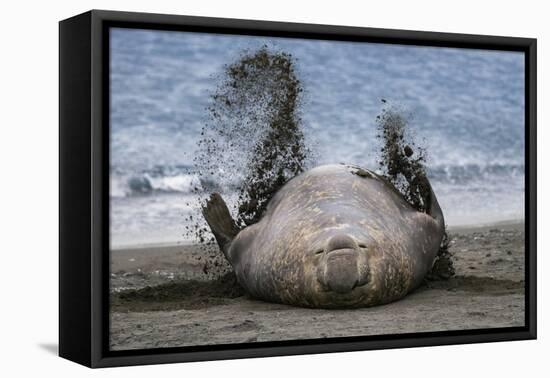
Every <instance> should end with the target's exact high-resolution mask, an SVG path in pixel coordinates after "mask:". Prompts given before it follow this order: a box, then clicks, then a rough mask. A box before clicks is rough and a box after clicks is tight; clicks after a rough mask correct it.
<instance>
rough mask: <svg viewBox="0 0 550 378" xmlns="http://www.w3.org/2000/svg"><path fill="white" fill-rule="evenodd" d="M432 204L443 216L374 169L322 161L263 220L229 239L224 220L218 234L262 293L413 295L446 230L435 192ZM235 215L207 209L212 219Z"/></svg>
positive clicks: (320, 297)
mask: <svg viewBox="0 0 550 378" xmlns="http://www.w3.org/2000/svg"><path fill="white" fill-rule="evenodd" d="M211 203H212V202H211ZM433 203H434V208H433V209H431V210H430V213H433V214H435V216H432V215H430V214H427V213H420V212H418V211H416V210H415V209H413V208H412V207H411V206H410V205H409V204H408V203H407V202H406V201H405V200H404V199H403V197H402V196H401V195H400V194H399V193H398V192H397V191H396V190H395V188H393V187H392V186H389V185H388V183H386V182H385V181H384V180H382V179H381V178H379V177H377V176H376V175H375V174H374V173H372V172H370V171H366V170H357V169H355V168H352V167H349V166H341V165H329V166H322V167H317V168H315V169H312V170H310V171H308V172H306V173H304V174H302V175H300V176H298V177H296V178H294V179H293V180H291V181H289V182H288V183H287V184H286V185H285V186H284V187H283V188H281V189H280V190H279V192H277V194H276V195H275V197H274V198H273V199H272V200H271V201H270V203H269V206H268V208H267V210H266V212H265V215H264V216H263V218H262V219H261V220H260V222H258V223H256V224H254V225H252V226H249V227H247V228H245V229H243V230H240V231H239V232H238V234H237V235H236V236H233V237H227V238H224V237H223V235H226V234H230V233H232V232H235V231H232V229H231V223H230V222H225V223H227V226H224V227H223V228H222V227H220V228H219V229H221V230H225V233H222V232H217V233H215V235H216V238H217V240H218V242H219V244H220V246H221V247H222V249H223V250H224V253H225V254H226V257H227V259H228V260H229V261H230V263H231V264H232V266H233V268H234V269H235V273H236V275H237V279H238V281H239V283H240V284H241V285H242V286H243V287H244V288H245V289H246V290H247V292H248V293H249V294H250V295H252V296H254V297H257V298H260V299H264V300H268V301H273V302H282V303H287V304H293V305H300V306H307V307H322V308H349V307H361V306H371V305H375V304H381V303H386V302H390V301H392V300H396V299H398V298H400V297H402V296H404V295H405V294H406V293H407V292H408V291H410V290H411V289H412V288H414V287H416V286H417V285H418V284H419V283H420V282H421V281H422V279H423V277H424V275H425V274H426V272H427V271H428V269H429V268H430V266H431V264H432V263H433V259H434V258H435V255H436V254H437V250H438V247H439V243H440V241H441V238H442V233H443V231H444V228H443V219H442V216H440V209H439V206H438V205H437V202H436V201H435V196H433ZM435 210H437V211H435ZM436 213H437V214H436ZM224 214H225V215H224ZM228 214H229V212H228V211H227V209H223V211H221V208H219V207H214V206H209V207H207V208H206V209H205V217H206V219H207V220H210V221H209V224H211V226H212V225H213V224H214V225H216V224H218V225H219V224H223V223H222V222H221V221H219V220H218V219H230V218H229V215H228ZM235 233H236V232H235ZM220 235H221V236H220Z"/></svg>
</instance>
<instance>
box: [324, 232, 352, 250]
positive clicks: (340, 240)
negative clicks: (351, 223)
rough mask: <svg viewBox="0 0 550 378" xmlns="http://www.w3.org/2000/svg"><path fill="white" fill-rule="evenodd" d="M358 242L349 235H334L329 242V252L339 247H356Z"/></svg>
mask: <svg viewBox="0 0 550 378" xmlns="http://www.w3.org/2000/svg"><path fill="white" fill-rule="evenodd" d="M355 248H357V243H356V242H355V240H353V238H352V237H351V236H349V235H344V234H342V235H334V236H333V237H332V238H330V240H329V241H328V243H327V248H326V251H327V253H329V252H332V251H337V250H339V249H355Z"/></svg>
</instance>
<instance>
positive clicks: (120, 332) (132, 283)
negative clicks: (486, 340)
mask: <svg viewBox="0 0 550 378" xmlns="http://www.w3.org/2000/svg"><path fill="white" fill-rule="evenodd" d="M449 234H450V238H451V242H450V252H451V254H452V255H453V262H454V267H455V270H456V275H455V276H454V277H453V278H451V279H449V280H446V281H426V282H425V284H424V285H422V286H421V287H420V288H418V289H417V290H415V291H414V292H413V293H411V294H409V295H408V296H406V297H405V298H404V299H402V300H399V301H397V302H394V303H390V304H387V305H384V306H377V307H371V308H363V309H356V310H321V309H305V308H298V307H291V306H286V305H280V304H272V303H267V302H262V301H258V300H254V299H251V298H249V297H248V296H247V295H246V294H245V293H244V292H243V291H242V289H240V288H239V287H238V286H237V285H236V282H235V280H234V278H233V276H232V275H231V267H230V266H229V264H228V263H227V262H226V261H225V259H224V258H223V256H222V255H221V253H220V252H219V251H218V250H217V248H207V247H204V246H194V245H180V246H140V247H138V248H128V249H119V250H113V251H112V252H111V340H110V345H111V348H112V349H113V350H127V349H142V348H160V347H177V346H189V345H206V344H230V343H242V342H252V341H254V342H256V341H257V342H262V341H277V340H293V339H294V340H295V339H315V338H326V337H341V336H360V335H383V334H397V333H409V332H429V331H444V330H461V329H479V328H492V327H513V326H522V325H523V324H524V304H525V299H524V265H525V264H524V224H523V223H522V222H503V223H499V224H494V225H489V226H487V225H485V226H477V227H457V228H451V229H449Z"/></svg>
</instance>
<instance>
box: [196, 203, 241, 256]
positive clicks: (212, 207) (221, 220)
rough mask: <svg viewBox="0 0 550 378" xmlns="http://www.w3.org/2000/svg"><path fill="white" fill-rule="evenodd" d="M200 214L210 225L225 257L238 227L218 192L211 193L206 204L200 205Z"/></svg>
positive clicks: (237, 231)
mask: <svg viewBox="0 0 550 378" xmlns="http://www.w3.org/2000/svg"><path fill="white" fill-rule="evenodd" d="M202 215H203V216H204V219H206V223H208V225H209V226H210V229H211V230H212V233H213V234H214V237H215V238H216V241H217V242H218V245H219V246H220V249H221V250H222V252H223V253H224V254H225V256H226V257H227V250H228V248H229V244H231V241H232V240H233V239H234V238H235V236H237V234H238V233H239V231H240V229H239V227H238V226H237V224H236V223H235V221H234V220H233V218H232V217H231V214H230V213H229V209H228V208H227V205H226V204H225V201H224V200H223V198H222V196H221V195H219V194H218V193H212V195H211V196H210V198H209V199H208V200H207V201H206V205H204V206H203V207H202Z"/></svg>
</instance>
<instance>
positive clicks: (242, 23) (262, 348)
mask: <svg viewBox="0 0 550 378" xmlns="http://www.w3.org/2000/svg"><path fill="white" fill-rule="evenodd" d="M115 26H119V27H120V26H122V27H130V28H144V29H158V30H180V31H200V32H210V33H222V34H246V35H255V36H279V37H291V38H292V37H299V38H306V39H307V38H309V39H328V40H344V41H364V42H380V43H388V44H405V45H421V46H440V47H463V48H473V49H486V50H506V51H521V52H524V53H525V67H526V72H525V104H526V106H525V141H526V149H525V193H526V195H525V233H526V238H525V243H526V245H525V253H526V255H525V274H526V277H525V301H526V303H525V326H524V327H516V328H491V329H482V330H479V329H478V330H464V331H444V332H429V333H411V334H399V335H390V336H362V337H349V338H331V339H326V340H323V341H320V340H305V341H281V342H267V343H247V344H235V345H212V346H194V347H181V348H165V349H151V350H131V351H110V350H109V348H108V332H109V327H108V324H109V318H108V310H109V291H108V290H109V284H108V279H109V242H108V237H109V197H108V193H109V187H108V184H109V180H108V178H109V176H108V174H109V156H108V154H109V144H108V143H109V132H108V130H109V117H108V113H109V85H108V83H109V81H108V80H109V79H108V74H109V69H108V67H109V65H108V62H109V55H108V54H109V49H108V47H109V40H108V29H109V28H110V27H115ZM536 61H537V58H536V39H530V38H513V37H496V36H485V35H467V34H449V33H434V32H418V31H405V30H386V29H374V28H358V27H344V26H328V25H311V24H297V23H283V22H267V21H250V20H236V19H223V18H204V17H188V16H175V15H161V14H145V13H128V12H113V11H102V10H92V11H89V12H86V13H83V14H81V15H78V16H75V17H72V18H69V19H66V20H63V21H61V22H60V24H59V90H60V91H59V93H60V94H59V128H60V129H59V172H60V174H59V186H60V191H59V212H60V224H59V355H60V356H61V357H64V358H67V359H69V360H72V361H75V362H77V363H80V364H83V365H86V366H89V367H108V366H119V365H139V364H157V363H169V362H185V361H202V360H218V359H233V358H249V357H264V356H279V355H295V354H308V353H327V352H344V351H356V350H369V349H385V348H407V347H418V346H435V345H448V344H466V343H480V342H495V341H510V340H526V339H535V338H536V334H537V331H536V328H537V324H536V323H537V318H536V305H537V304H536V84H537V82H536Z"/></svg>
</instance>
